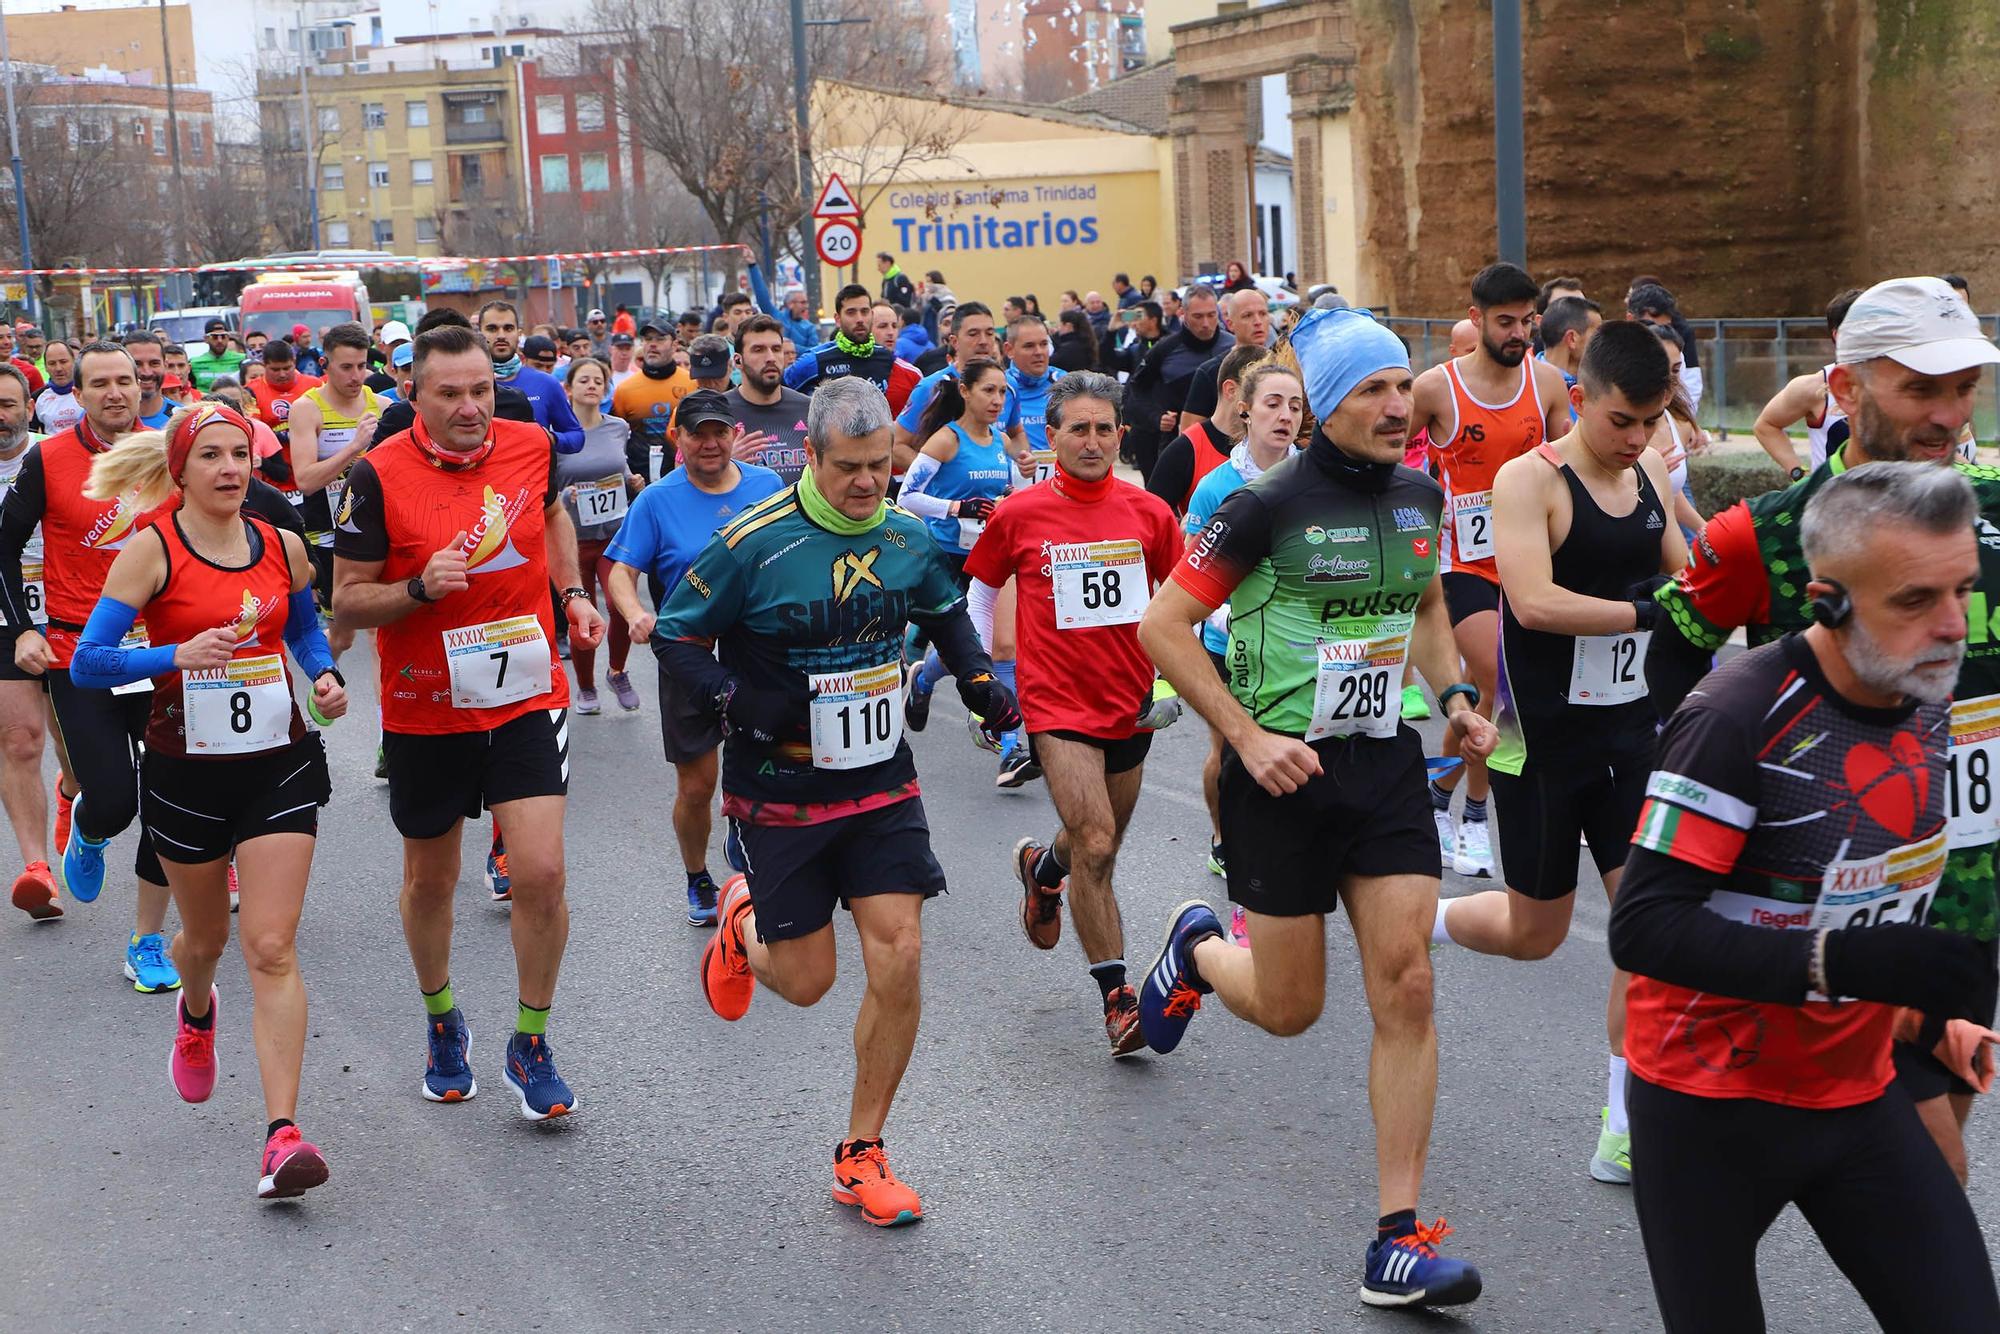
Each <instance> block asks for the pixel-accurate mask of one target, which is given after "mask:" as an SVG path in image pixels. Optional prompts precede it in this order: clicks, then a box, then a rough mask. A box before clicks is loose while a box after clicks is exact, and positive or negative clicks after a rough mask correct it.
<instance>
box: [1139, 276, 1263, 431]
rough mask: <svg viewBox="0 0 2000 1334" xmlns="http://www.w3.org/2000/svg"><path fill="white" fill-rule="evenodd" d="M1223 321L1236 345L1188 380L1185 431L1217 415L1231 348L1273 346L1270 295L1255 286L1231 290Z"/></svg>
mask: <svg viewBox="0 0 2000 1334" xmlns="http://www.w3.org/2000/svg"><path fill="white" fill-rule="evenodd" d="M1222 324H1223V327H1224V328H1226V329H1228V330H1229V333H1230V336H1231V337H1233V338H1234V339H1235V340H1236V346H1235V347H1232V348H1230V349H1229V350H1228V351H1226V352H1218V353H1216V354H1215V355H1214V356H1212V357H1210V358H1209V359H1208V360H1207V361H1204V362H1202V363H1201V365H1200V366H1198V367H1196V368H1195V373H1194V378H1193V379H1192V380H1190V381H1189V382H1188V394H1187V400H1186V402H1185V403H1183V404H1182V406H1181V411H1180V422H1179V430H1180V431H1181V432H1182V433H1183V434H1184V433H1186V432H1188V431H1191V430H1193V429H1194V428H1195V427H1197V426H1198V425H1200V424H1201V423H1202V422H1204V421H1206V420H1207V419H1208V418H1210V417H1212V416H1214V415H1215V412H1216V409H1217V408H1218V407H1219V406H1220V405H1221V393H1222V387H1221V379H1222V362H1223V359H1224V358H1225V357H1227V356H1228V355H1229V353H1230V352H1234V351H1235V350H1236V348H1237V347H1248V348H1252V349H1255V350H1258V351H1264V352H1268V351H1269V350H1270V347H1271V301H1270V298H1268V297H1266V296H1265V295H1264V294H1263V293H1262V292H1260V291H1258V290H1257V289H1256V288H1254V287H1246V288H1244V289H1242V290H1241V291H1237V292H1231V293H1230V294H1229V295H1228V297H1227V298H1225V299H1224V300H1223V302H1222ZM1164 453H1165V451H1162V455H1163V456H1164ZM1155 466H1157V465H1155Z"/></svg>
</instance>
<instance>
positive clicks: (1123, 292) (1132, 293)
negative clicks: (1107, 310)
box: [1111, 273, 1146, 310]
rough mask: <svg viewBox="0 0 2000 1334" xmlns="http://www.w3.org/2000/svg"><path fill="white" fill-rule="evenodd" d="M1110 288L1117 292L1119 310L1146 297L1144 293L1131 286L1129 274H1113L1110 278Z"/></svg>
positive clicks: (1133, 304) (1134, 304)
mask: <svg viewBox="0 0 2000 1334" xmlns="http://www.w3.org/2000/svg"><path fill="white" fill-rule="evenodd" d="M1111 290H1112V291H1114V292H1116V293H1117V294H1118V309H1120V310H1124V309H1125V308H1126V307H1127V306H1136V305H1138V304H1139V303H1140V302H1141V301H1144V300H1145V299H1146V296H1145V293H1143V292H1141V291H1140V290H1139V289H1138V288H1136V287H1134V286H1132V278H1131V276H1130V275H1129V274H1123V273H1119V274H1113V275H1112V278H1111Z"/></svg>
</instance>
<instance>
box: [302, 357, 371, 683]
mask: <svg viewBox="0 0 2000 1334" xmlns="http://www.w3.org/2000/svg"><path fill="white" fill-rule="evenodd" d="M325 342H326V380H325V382H324V383H322V384H319V385H315V386H314V387H313V388H311V389H308V390H306V392H305V393H303V394H301V395H299V396H298V398H297V399H295V400H294V401H293V403H292V410H291V413H290V415H289V417H288V418H287V421H288V424H289V427H290V432H289V441H288V444H287V447H286V452H287V453H288V454H289V455H290V456H291V463H292V481H293V484H294V485H296V486H297V487H298V490H299V493H300V495H302V496H303V497H304V498H305V499H304V505H303V510H302V517H303V518H304V519H305V521H306V537H307V540H308V541H309V543H310V544H311V547H312V563H313V570H314V575H313V593H314V595H315V596H316V597H318V599H319V605H320V606H322V607H325V608H327V609H328V610H329V611H331V610H332V608H333V516H334V515H335V514H337V513H338V512H339V510H340V502H341V497H342V496H343V495H344V494H345V492H346V489H347V470H348V469H349V468H350V467H352V466H353V464H354V461H355V460H356V459H358V458H360V457H361V456H362V455H363V454H366V453H367V452H368V447H369V446H370V445H372V444H374V443H375V428H376V425H377V420H378V415H379V414H380V413H381V411H382V409H383V408H384V407H385V406H387V405H386V404H384V403H383V402H382V400H381V398H380V397H379V396H378V395H377V394H376V393H375V391H374V390H372V389H370V388H368V387H367V385H366V384H365V383H363V382H364V381H365V380H366V379H367V378H368V331H367V330H366V329H364V328H362V327H361V326H360V325H359V324H355V323H352V322H349V323H346V324H336V325H334V326H333V327H332V328H331V329H328V330H327V331H326V340H325ZM353 642H354V635H353V632H352V631H351V630H348V629H346V628H345V627H336V628H335V630H334V632H333V649H334V653H335V655H336V656H337V655H339V654H341V653H345V652H346V651H347V648H348V646H349V645H350V644H352V643H353Z"/></svg>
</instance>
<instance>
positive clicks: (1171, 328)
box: [1160, 287, 1181, 334]
mask: <svg viewBox="0 0 2000 1334" xmlns="http://www.w3.org/2000/svg"><path fill="white" fill-rule="evenodd" d="M1160 328H1162V329H1163V330H1165V331H1166V332H1167V333H1170V334H1177V333H1179V332H1180V331H1181V294H1180V290H1179V289H1178V288H1173V287H1169V288H1167V289H1166V290H1165V291H1163V292H1161V293H1160Z"/></svg>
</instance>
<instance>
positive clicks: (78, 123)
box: [69, 113, 112, 144]
mask: <svg viewBox="0 0 2000 1334" xmlns="http://www.w3.org/2000/svg"><path fill="white" fill-rule="evenodd" d="M69 128H70V130H71V132H72V133H74V134H75V135H76V137H77V142H79V143H85V144H108V143H110V142H111V133H112V131H111V122H110V121H108V120H106V119H105V118H104V117H102V116H99V115H92V114H89V113H85V114H84V115H81V116H79V117H78V118H77V119H75V120H73V121H71V122H70V123H69Z"/></svg>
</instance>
